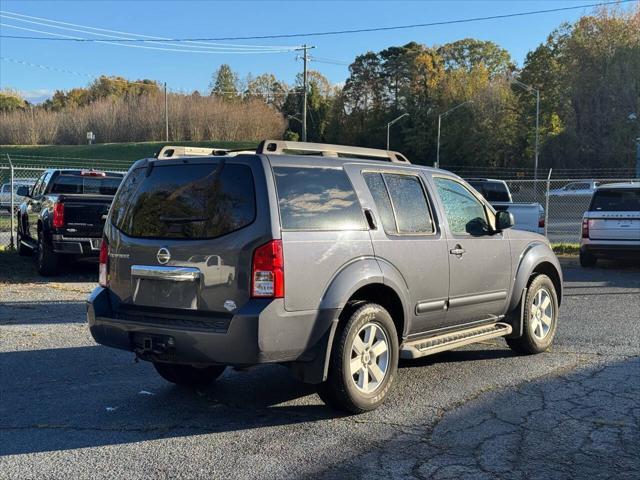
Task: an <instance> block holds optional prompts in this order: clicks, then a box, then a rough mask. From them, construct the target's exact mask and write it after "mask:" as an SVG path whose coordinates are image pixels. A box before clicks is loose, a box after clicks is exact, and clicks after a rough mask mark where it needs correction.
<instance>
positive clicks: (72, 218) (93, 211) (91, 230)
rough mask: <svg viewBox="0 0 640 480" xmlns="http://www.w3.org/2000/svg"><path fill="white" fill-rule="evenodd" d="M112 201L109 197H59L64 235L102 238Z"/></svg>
mask: <svg viewBox="0 0 640 480" xmlns="http://www.w3.org/2000/svg"><path fill="white" fill-rule="evenodd" d="M112 200H113V197H112V196H111V195H96V196H91V197H87V196H86V195H77V196H74V195H64V196H61V198H60V199H59V201H61V202H62V203H63V204H64V219H65V230H66V232H65V233H66V234H67V235H68V236H83V237H99V236H102V230H103V228H104V222H105V220H106V218H107V214H108V213H109V207H110V206H111V202H112Z"/></svg>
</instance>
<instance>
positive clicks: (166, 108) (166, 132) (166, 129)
mask: <svg viewBox="0 0 640 480" xmlns="http://www.w3.org/2000/svg"><path fill="white" fill-rule="evenodd" d="M164 136H165V140H166V141H167V142H168V141H169V100H168V98H167V82H164Z"/></svg>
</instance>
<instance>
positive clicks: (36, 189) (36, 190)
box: [31, 172, 47, 197]
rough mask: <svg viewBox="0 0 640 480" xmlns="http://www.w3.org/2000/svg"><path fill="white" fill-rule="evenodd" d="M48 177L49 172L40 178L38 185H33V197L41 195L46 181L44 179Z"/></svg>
mask: <svg viewBox="0 0 640 480" xmlns="http://www.w3.org/2000/svg"><path fill="white" fill-rule="evenodd" d="M46 175H47V172H45V173H43V174H42V175H40V178H38V180H37V181H36V183H35V184H34V185H33V188H32V189H31V196H32V197H37V196H38V195H40V190H42V182H43V181H44V177H45V176H46Z"/></svg>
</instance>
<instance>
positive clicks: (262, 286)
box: [251, 240, 284, 298]
mask: <svg viewBox="0 0 640 480" xmlns="http://www.w3.org/2000/svg"><path fill="white" fill-rule="evenodd" d="M251 296H252V297H256V298H282V297H284V258H283V256H282V241H281V240H272V241H270V242H269V243H265V244H264V245H262V246H260V247H258V248H256V250H255V252H253V264H252V266H251Z"/></svg>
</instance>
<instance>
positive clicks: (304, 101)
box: [297, 44, 315, 142]
mask: <svg viewBox="0 0 640 480" xmlns="http://www.w3.org/2000/svg"><path fill="white" fill-rule="evenodd" d="M311 48H315V47H312V46H310V45H307V44H305V45H302V46H301V47H300V48H298V49H297V50H302V60H303V67H302V88H303V89H304V92H303V93H302V141H303V142H306V141H307V87H308V79H307V62H308V61H309V49H311Z"/></svg>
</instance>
